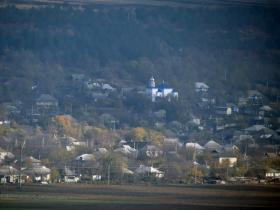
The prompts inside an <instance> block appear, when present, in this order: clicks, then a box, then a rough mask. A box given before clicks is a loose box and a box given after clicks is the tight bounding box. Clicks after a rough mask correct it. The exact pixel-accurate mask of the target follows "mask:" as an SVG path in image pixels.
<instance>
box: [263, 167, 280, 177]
mask: <svg viewBox="0 0 280 210" xmlns="http://www.w3.org/2000/svg"><path fill="white" fill-rule="evenodd" d="M265 178H268V179H280V171H277V170H275V169H270V170H268V171H267V172H266V173H265Z"/></svg>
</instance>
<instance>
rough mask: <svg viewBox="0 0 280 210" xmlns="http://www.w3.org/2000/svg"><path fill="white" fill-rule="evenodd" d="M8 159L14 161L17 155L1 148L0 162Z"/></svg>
mask: <svg viewBox="0 0 280 210" xmlns="http://www.w3.org/2000/svg"><path fill="white" fill-rule="evenodd" d="M6 158H8V159H14V158H15V155H14V154H13V153H11V152H8V151H6V150H4V149H2V148H1V147H0V161H4V160H5V159H6Z"/></svg>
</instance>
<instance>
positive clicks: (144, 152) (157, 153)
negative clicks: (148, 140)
mask: <svg viewBox="0 0 280 210" xmlns="http://www.w3.org/2000/svg"><path fill="white" fill-rule="evenodd" d="M140 155H141V156H143V157H148V158H152V159H153V158H158V157H161V156H162V155H163V151H162V150H161V149H159V148H158V147H156V146H154V145H146V146H145V147H143V148H142V149H141V150H140Z"/></svg>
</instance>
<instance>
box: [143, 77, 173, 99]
mask: <svg viewBox="0 0 280 210" xmlns="http://www.w3.org/2000/svg"><path fill="white" fill-rule="evenodd" d="M146 94H147V95H148V96H150V97H151V98H152V101H155V100H156V98H168V99H171V98H176V99H177V98H178V92H176V91H175V90H174V88H172V87H170V86H169V85H168V84H167V83H165V82H164V81H163V82H162V83H161V84H160V85H158V86H156V82H155V79H154V77H151V79H150V81H149V84H148V87H147V88H146Z"/></svg>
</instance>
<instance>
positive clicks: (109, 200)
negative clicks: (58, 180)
mask: <svg viewBox="0 0 280 210" xmlns="http://www.w3.org/2000/svg"><path fill="white" fill-rule="evenodd" d="M1 192H2V193H1V198H0V209H65V210H66V209H124V210H126V209H133V210H137V209H145V210H149V209H260V208H263V209H267V208H276V207H277V206H279V204H280V187H278V186H248V185H243V186H235V185H225V186H221V185H220V186H217V185H197V186H183V185H182V186H181V185H179V186H134V185H112V186H107V185H80V184H78V185H63V184H60V185H25V186H23V188H22V190H21V191H19V190H18V189H17V188H16V186H8V187H5V188H4V187H3V186H1Z"/></svg>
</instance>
